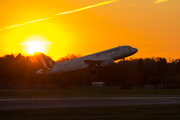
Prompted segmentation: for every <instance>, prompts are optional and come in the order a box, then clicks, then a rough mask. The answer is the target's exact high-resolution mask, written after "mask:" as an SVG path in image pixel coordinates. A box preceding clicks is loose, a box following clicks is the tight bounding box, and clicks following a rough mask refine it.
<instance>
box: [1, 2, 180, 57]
mask: <svg viewBox="0 0 180 120" xmlns="http://www.w3.org/2000/svg"><path fill="white" fill-rule="evenodd" d="M98 3H100V4H98ZM93 5H94V6H93ZM35 41H38V42H39V43H38V44H41V47H38V49H37V47H35V48H34V47H32V45H31V44H32V43H34V42H35ZM119 45H120V46H121V45H130V46H132V47H136V48H137V49H138V52H137V53H136V54H135V55H133V56H132V57H133V58H147V57H150V58H151V57H153V56H154V57H166V58H167V59H168V58H169V57H171V58H174V59H177V58H180V0H0V56H4V55H6V54H11V53H13V54H18V53H22V54H23V55H28V54H31V52H33V50H30V49H35V50H34V51H37V50H39V51H42V52H44V53H45V54H47V55H49V56H51V57H52V58H53V59H54V60H57V59H58V58H60V57H63V56H66V55H67V54H81V55H88V54H91V53H95V52H99V51H102V50H105V49H109V48H113V47H117V46H119Z"/></svg>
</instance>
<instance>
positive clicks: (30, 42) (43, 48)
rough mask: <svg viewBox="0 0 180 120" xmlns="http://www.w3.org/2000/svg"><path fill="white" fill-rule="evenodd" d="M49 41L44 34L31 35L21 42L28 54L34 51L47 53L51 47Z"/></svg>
mask: <svg viewBox="0 0 180 120" xmlns="http://www.w3.org/2000/svg"><path fill="white" fill-rule="evenodd" d="M50 44H51V42H49V41H48V40H47V39H46V38H45V37H44V36H42V35H31V36H28V37H26V38H25V39H24V40H23V42H22V43H21V45H22V49H23V51H24V53H26V54H30V55H31V54H34V52H42V53H47V52H48V50H49V48H50Z"/></svg>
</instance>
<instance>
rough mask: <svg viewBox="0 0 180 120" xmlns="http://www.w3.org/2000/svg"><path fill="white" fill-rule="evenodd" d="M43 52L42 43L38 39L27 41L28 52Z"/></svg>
mask: <svg viewBox="0 0 180 120" xmlns="http://www.w3.org/2000/svg"><path fill="white" fill-rule="evenodd" d="M34 52H43V44H42V43H41V42H39V41H32V42H29V43H28V53H29V54H34Z"/></svg>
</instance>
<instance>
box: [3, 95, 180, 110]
mask: <svg viewBox="0 0 180 120" xmlns="http://www.w3.org/2000/svg"><path fill="white" fill-rule="evenodd" d="M162 104H180V97H124V98H42V99H41V98H38V99H36V98H32V99H0V110H20V109H44V108H81V107H106V106H130V105H162Z"/></svg>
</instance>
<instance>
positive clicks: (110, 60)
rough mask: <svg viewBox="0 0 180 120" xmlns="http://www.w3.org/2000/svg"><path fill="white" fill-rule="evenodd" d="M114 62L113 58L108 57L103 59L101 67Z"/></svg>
mask: <svg viewBox="0 0 180 120" xmlns="http://www.w3.org/2000/svg"><path fill="white" fill-rule="evenodd" d="M113 64H114V60H113V59H108V60H105V61H103V62H102V63H101V64H100V65H99V67H107V66H110V65H113Z"/></svg>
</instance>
